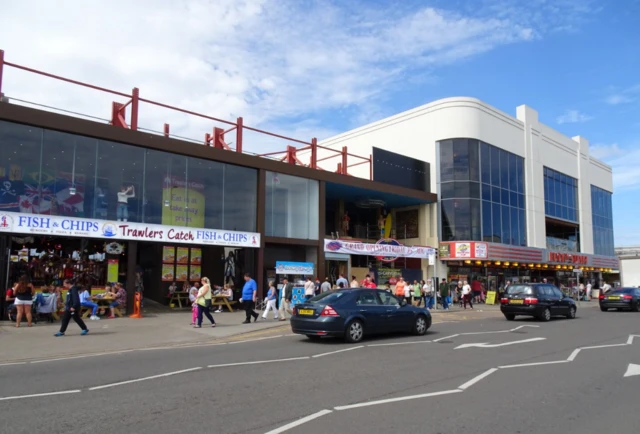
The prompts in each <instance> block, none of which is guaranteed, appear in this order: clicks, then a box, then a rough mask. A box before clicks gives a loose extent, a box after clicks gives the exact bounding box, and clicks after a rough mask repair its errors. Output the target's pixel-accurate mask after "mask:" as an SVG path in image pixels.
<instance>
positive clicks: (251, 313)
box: [242, 273, 313, 324]
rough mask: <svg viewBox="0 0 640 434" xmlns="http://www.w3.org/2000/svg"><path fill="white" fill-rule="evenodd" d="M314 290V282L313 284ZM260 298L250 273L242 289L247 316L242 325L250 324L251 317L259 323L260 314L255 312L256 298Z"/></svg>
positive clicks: (246, 276) (308, 280)
mask: <svg viewBox="0 0 640 434" xmlns="http://www.w3.org/2000/svg"><path fill="white" fill-rule="evenodd" d="M307 282H311V280H310V278H307ZM311 285H312V288H313V282H311ZM257 296H258V285H257V284H256V281H255V280H253V279H252V278H251V275H250V274H249V273H246V274H245V275H244V286H243V287H242V304H243V305H244V311H245V313H246V314H247V319H246V320H245V321H244V322H243V323H242V324H249V323H250V322H251V317H253V322H256V321H258V317H259V316H260V315H258V312H256V311H255V310H253V308H254V307H255V306H256V297H257Z"/></svg>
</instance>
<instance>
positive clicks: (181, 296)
mask: <svg viewBox="0 0 640 434" xmlns="http://www.w3.org/2000/svg"><path fill="white" fill-rule="evenodd" d="M167 298H168V299H169V307H170V308H172V309H176V303H177V304H178V308H180V309H182V308H183V307H190V306H191V302H190V301H189V293H188V292H187V291H176V292H174V293H173V294H169V295H167ZM183 301H184V306H183ZM172 304H173V306H172Z"/></svg>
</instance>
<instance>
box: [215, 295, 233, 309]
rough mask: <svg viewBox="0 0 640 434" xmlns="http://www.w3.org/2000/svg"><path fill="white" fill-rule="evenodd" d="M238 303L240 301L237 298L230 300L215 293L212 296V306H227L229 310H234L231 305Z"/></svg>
mask: <svg viewBox="0 0 640 434" xmlns="http://www.w3.org/2000/svg"><path fill="white" fill-rule="evenodd" d="M236 303H238V302H237V301H235V300H231V301H229V299H228V298H227V297H226V296H224V295H214V296H212V297H211V306H220V307H222V306H227V309H229V312H233V308H232V307H231V305H232V304H236Z"/></svg>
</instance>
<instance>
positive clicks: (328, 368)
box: [0, 308, 640, 434]
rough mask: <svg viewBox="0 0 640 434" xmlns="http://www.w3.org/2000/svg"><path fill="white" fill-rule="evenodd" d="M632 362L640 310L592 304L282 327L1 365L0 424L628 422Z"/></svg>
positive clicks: (515, 427)
mask: <svg viewBox="0 0 640 434" xmlns="http://www.w3.org/2000/svg"><path fill="white" fill-rule="evenodd" d="M636 334H637V335H639V336H638V337H637V338H634V337H633V336H630V335H636ZM77 338H78V339H86V338H90V337H86V338H85V337H82V338H81V337H77ZM465 344H476V345H472V346H466V347H465ZM478 344H482V345H480V346H478ZM507 344H508V345H507ZM609 345H611V346H609ZM586 347H598V348H586ZM579 348H583V349H582V350H580V351H576V350H577V349H579ZM548 362H552V363H548ZM540 363H544V364H540ZM520 364H536V365H533V366H513V365H520ZM629 364H639V365H640V314H637V313H624V312H609V313H602V312H600V311H599V310H597V309H594V308H583V309H580V310H579V316H578V318H577V319H575V320H566V319H558V320H553V321H551V322H549V323H539V322H536V321H531V320H527V319H523V320H516V321H514V322H508V321H506V320H504V319H503V318H498V317H494V318H484V319H481V320H473V321H464V322H459V323H443V324H435V325H434V327H433V328H432V330H430V332H429V333H428V334H427V336H425V337H421V338H416V337H413V336H393V337H383V338H375V339H368V340H366V341H365V342H363V343H362V344H361V345H348V344H344V343H341V342H339V341H334V340H328V341H322V342H320V343H316V342H310V341H308V340H307V339H306V338H305V337H299V336H292V335H283V336H276V337H269V338H268V339H262V340H255V341H247V342H240V343H237V344H224V345H213V346H205V347H194V348H175V349H160V350H151V351H138V352H124V353H119V354H109V355H101V356H96V357H86V358H72V359H68V360H56V361H45V362H42V363H28V364H19V365H5V366H0V432H8V433H12V434H18V433H37V432H48V433H63V432H72V433H84V432H86V433H93V432H95V431H100V432H105V433H116V432H135V433H153V434H157V433H159V432H162V433H164V432H167V433H173V432H215V433H268V432H272V433H279V432H288V433H289V432H290V433H318V434H320V433H326V432H332V431H333V432H337V431H338V430H340V431H342V432H348V433H371V432H375V433H395V432H420V433H453V432H465V433H489V432H492V433H496V434H500V433H505V434H507V433H508V434H512V433H540V434H541V433H545V434H548V433H559V432H562V433H580V434H585V433H599V432H602V431H605V430H608V431H611V432H615V433H616V434H624V433H629V434H631V433H637V432H638V428H637V427H638V426H639V425H638V424H639V423H640V413H639V412H638V411H637V409H638V404H637V402H638V393H637V391H638V390H639V388H640V375H639V376H630V377H626V378H624V374H625V372H626V371H627V368H628V365H629ZM28 395H36V396H31V397H25V396H28ZM287 426H289V427H290V429H289V430H286V431H283V429H285V428H287Z"/></svg>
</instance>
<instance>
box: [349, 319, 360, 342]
mask: <svg viewBox="0 0 640 434" xmlns="http://www.w3.org/2000/svg"><path fill="white" fill-rule="evenodd" d="M363 337H364V326H363V325H362V322H360V321H359V320H357V319H354V320H353V321H351V322H350V323H349V324H348V325H347V331H346V332H345V340H346V341H347V342H349V343H352V344H356V343H358V342H360V341H361V340H362V338H363Z"/></svg>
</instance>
